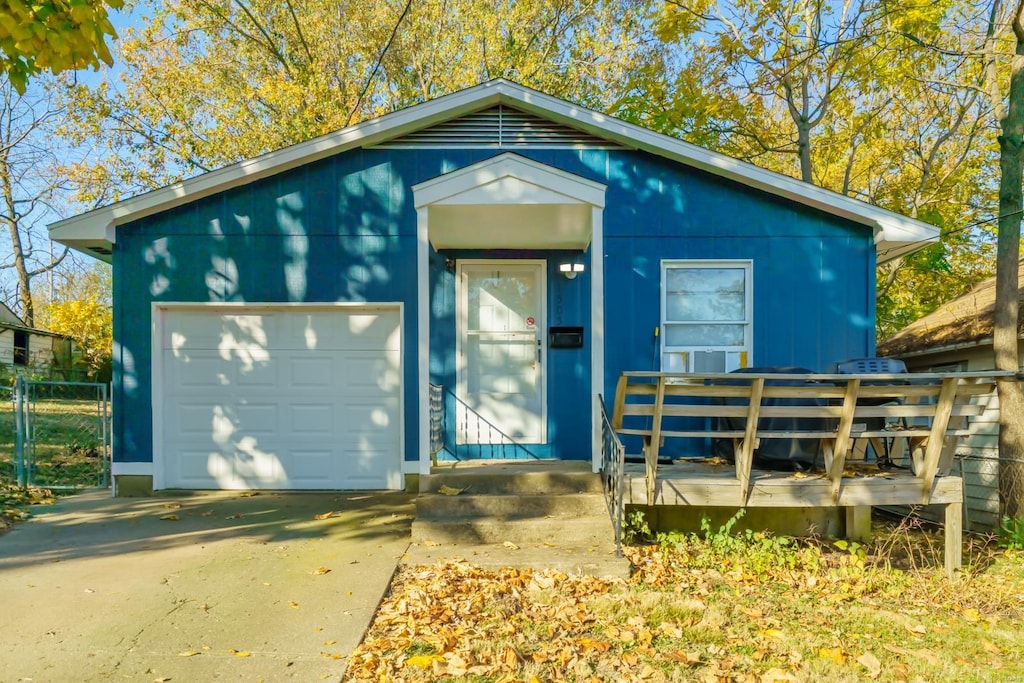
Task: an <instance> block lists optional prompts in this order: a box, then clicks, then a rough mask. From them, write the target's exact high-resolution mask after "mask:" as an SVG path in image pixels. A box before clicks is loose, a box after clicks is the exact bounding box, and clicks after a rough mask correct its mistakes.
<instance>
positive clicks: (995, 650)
mask: <svg viewBox="0 0 1024 683" xmlns="http://www.w3.org/2000/svg"><path fill="white" fill-rule="evenodd" d="M981 646H982V647H983V648H985V649H986V650H988V651H989V652H991V653H992V654H994V655H998V654H1002V652H1003V651H1002V650H1000V649H999V646H998V645H996V644H995V643H993V642H992V641H991V640H989V639H988V638H982V639H981Z"/></svg>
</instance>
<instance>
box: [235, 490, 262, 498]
mask: <svg viewBox="0 0 1024 683" xmlns="http://www.w3.org/2000/svg"><path fill="white" fill-rule="evenodd" d="M258 495H260V494H259V492H258V491H243V492H242V493H240V494H238V497H239V498H252V497H253V496H258Z"/></svg>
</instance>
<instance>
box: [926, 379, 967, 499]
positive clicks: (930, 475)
mask: <svg viewBox="0 0 1024 683" xmlns="http://www.w3.org/2000/svg"><path fill="white" fill-rule="evenodd" d="M958 382H959V380H958V379H957V378H955V377H946V378H945V379H943V380H942V389H941V390H940V391H939V402H938V405H936V406H935V418H934V419H933V421H932V431H931V434H930V435H929V436H928V445H927V446H925V449H924V471H923V472H921V473H920V477H921V486H922V488H923V489H924V491H923V492H924V499H923V502H924V503H925V504H927V503H928V499H929V498H930V497H931V493H932V484H933V483H934V482H935V475H936V474H937V473H938V471H939V454H940V453H941V452H942V449H943V447H944V446H945V445H946V427H948V426H949V416H950V415H951V414H952V413H953V399H954V398H956V387H957V383H958Z"/></svg>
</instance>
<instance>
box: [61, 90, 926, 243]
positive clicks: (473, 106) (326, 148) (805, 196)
mask: <svg viewBox="0 0 1024 683" xmlns="http://www.w3.org/2000/svg"><path fill="white" fill-rule="evenodd" d="M497 104H508V105H510V106H513V107H516V108H519V109H521V110H523V111H525V112H528V113H534V114H537V115H538V116H542V117H545V118H548V119H550V120H552V121H555V122H560V123H565V124H568V125H571V126H574V127H576V128H579V129H581V130H584V131H586V132H589V133H592V134H594V135H597V136H599V137H602V138H605V139H607V140H611V141H614V142H618V143H620V144H623V145H626V146H628V147H634V148H636V149H640V150H643V151H646V152H649V153H651V154H655V155H657V156H661V157H664V158H667V159H671V160H673V161H676V162H679V163H682V164H684V165H687V166H691V167H693V168H697V169H700V170H702V171H706V172H708V173H711V174H713V175H716V176H720V177H723V178H727V179H730V180H733V181H736V182H739V183H742V184H744V185H747V186H749V187H752V188H755V189H758V190H762V191H764V192H768V193H770V194H773V195H777V196H779V197H784V198H786V199H790V200H792V201H795V202H797V203H800V204H803V205H805V206H810V207H812V208H815V209H818V210H820V211H823V212H825V213H828V214H832V215H835V216H839V217H842V218H845V219H848V220H850V221H853V222H855V223H859V224H861V225H866V226H868V227H870V228H872V229H873V230H874V235H875V244H876V250H877V253H878V260H879V262H884V261H887V260H890V259H892V258H896V257H897V256H900V255H902V254H905V253H909V252H911V251H914V250H916V249H918V248H920V247H921V246H923V244H924V243H926V242H935V241H937V240H938V238H939V230H938V228H935V227H934V226H931V225H928V224H927V223H924V222H922V221H918V220H916V219H913V218H908V217H906V216H901V215H899V214H897V213H894V212H892V211H887V210H885V209H882V208H879V207H876V206H873V205H871V204H867V203H865V202H861V201H859V200H856V199H852V198H850V197H846V196H845V195H841V194H838V193H835V192H832V191H830V190H826V189H823V188H820V187H817V186H816V185H812V184H810V183H804V182H802V181H800V180H796V179H794V178H790V177H788V176H784V175H781V174H779V173H775V172H773V171H768V170H765V169H762V168H758V167H757V166H754V165H753V164H748V163H746V162H742V161H739V160H737V159H733V158H731V157H727V156H725V155H722V154H718V153H716V152H712V151H710V150H706V149H703V148H701V147H698V146H696V145H692V144H690V143H688V142H683V141H682V140H678V139H676V138H672V137H669V136H667V135H662V134H661V133H655V132H654V131H650V130H647V129H645V128H642V127H640V126H636V125H634V124H631V123H626V122H625V121H620V120H619V119H615V118H613V117H610V116H606V115H604V114H601V113H599V112H596V111H592V110H589V109H585V108H583V107H580V106H579V105H575V104H572V103H570V102H566V101H564V100H560V99H558V98H555V97H552V96H550V95H545V94H543V93H541V92H538V91H536V90H531V89H529V88H526V87H523V86H521V85H518V84H516V83H512V82H510V81H506V80H504V79H497V80H493V81H488V82H487V83H483V84H481V85H477V86H474V87H472V88H468V89H466V90H461V91H459V92H456V93H452V94H451V95H446V96H444V97H440V98H438V99H435V100H431V101H429V102H424V103H423V104H419V105H415V106H413V107H409V108H408V109H403V110H401V111H397V112H394V113H391V114H387V115H385V116H382V117H380V118H377V119H373V120H370V121H364V122H362V123H359V124H356V125H354V126H350V127H348V128H345V129H343V130H340V131H337V132H334V133H329V134H327V135H324V136H321V137H318V138H314V139H312V140H308V141H306V142H302V143H299V144H296V145H292V146H291V147H285V148H284V149H280V150H277V151H274V152H269V153H267V154H263V155H261V156H258V157H255V158H253V159H248V160H246V161H241V162H239V163H236V164H232V165H230V166H226V167H224V168H222V169H219V170H216V171H211V172H210V173H205V174H203V175H200V176H196V177H195V178H190V179H188V180H183V181H181V182H178V183H175V184H173V185H169V186H167V187H164V188H161V189H158V190H153V191H152V192H148V193H146V194H142V195H139V196H137V197H132V198H130V199H126V200H124V201H121V202H117V203H116V204H111V205H109V206H106V207H103V208H100V209H95V210H93V211H90V212H88V213H84V214H80V215H78V216H74V217H72V218H68V219H66V220H62V221H58V222H56V223H53V224H52V225H50V237H51V238H52V239H54V240H56V241H58V242H61V243H63V244H67V245H69V246H72V247H75V248H85V247H86V246H87V245H98V244H100V245H101V244H106V245H107V246H108V247H109V245H110V244H112V243H113V242H114V241H115V237H116V235H115V232H114V228H116V227H117V226H118V225H121V224H124V223H127V222H130V221H133V220H136V219H139V218H143V217H145V216H149V215H152V214H154V213H158V212H161V211H166V210H168V209H171V208H173V207H176V206H180V205H182V204H186V203H188V202H192V201H195V200H197V199H200V198H202V197H206V196H209V195H212V194H215V193H217V192H222V191H224V190H228V189H230V188H233V187H237V186H239V185H243V184H246V183H250V182H252V181H254V180H258V179H261V178H266V177H268V176H271V175H274V174H277V173H281V172H283V171H286V170H289V169H292V168H295V167H297V166H301V165H303V164H307V163H310V162H312V161H316V160H319V159H323V158H325V157H328V156H331V155H334V154H339V153H341V152H344V151H346V150H349V149H354V148H356V147H364V146H369V145H374V144H378V143H380V142H383V141H385V140H388V139H392V138H396V137H399V136H401V135H404V134H406V133H410V132H413V131H416V130H421V129H423V128H427V127H429V126H432V125H434V124H435V123H439V122H441V121H446V120H449V119H452V118H455V117H457V116H462V115H464V114H467V113H470V112H473V111H477V110H480V109H483V108H485V107H491V106H494V105H497Z"/></svg>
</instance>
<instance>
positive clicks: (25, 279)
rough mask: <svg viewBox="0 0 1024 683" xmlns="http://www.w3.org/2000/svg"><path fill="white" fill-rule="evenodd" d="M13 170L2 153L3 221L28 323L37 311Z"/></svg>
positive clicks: (25, 319)
mask: <svg viewBox="0 0 1024 683" xmlns="http://www.w3.org/2000/svg"><path fill="white" fill-rule="evenodd" d="M12 173H13V171H12V169H11V166H10V164H9V163H8V161H7V154H6V152H5V153H3V154H0V185H2V187H3V202H4V204H3V212H4V216H3V222H4V223H7V229H8V232H9V233H10V238H11V250H12V251H13V252H14V254H13V256H14V272H15V273H17V276H18V303H19V304H21V319H22V321H24V323H25V324H26V325H28V326H29V327H32V326H33V325H34V324H35V311H34V309H33V306H32V287H31V276H30V275H29V272H28V264H27V263H26V262H25V250H24V249H23V248H22V244H21V231H20V230H18V213H17V212H18V207H17V205H16V204H15V202H14V178H12V177H11V175H12Z"/></svg>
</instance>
